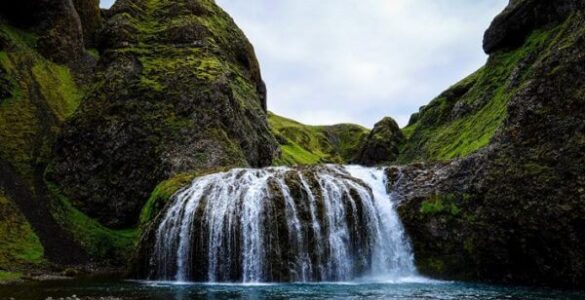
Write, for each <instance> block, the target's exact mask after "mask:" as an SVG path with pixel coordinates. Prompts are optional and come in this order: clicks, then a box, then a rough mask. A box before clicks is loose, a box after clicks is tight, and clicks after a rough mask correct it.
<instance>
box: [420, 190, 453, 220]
mask: <svg viewBox="0 0 585 300" xmlns="http://www.w3.org/2000/svg"><path fill="white" fill-rule="evenodd" d="M457 198H458V197H457V196H456V195H453V194H445V195H435V196H433V197H431V198H430V199H427V200H425V201H423V202H422V203H421V207H420V213H421V214H423V215H438V214H449V215H451V216H457V215H459V214H460V213H461V208H459V206H458V205H457V203H456V201H457Z"/></svg>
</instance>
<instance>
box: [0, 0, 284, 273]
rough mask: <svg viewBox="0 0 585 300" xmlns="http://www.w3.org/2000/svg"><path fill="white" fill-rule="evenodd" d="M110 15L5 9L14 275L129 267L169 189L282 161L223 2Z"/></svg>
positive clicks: (68, 2)
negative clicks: (57, 268)
mask: <svg viewBox="0 0 585 300" xmlns="http://www.w3.org/2000/svg"><path fill="white" fill-rule="evenodd" d="M98 5H99V1H76V0H75V1H73V0H51V1H48V0H40V1H37V0H35V1H32V0H23V1H19V2H18V3H8V2H6V1H5V2H2V3H1V4H0V47H1V48H0V141H1V142H0V166H1V168H0V215H1V216H2V219H1V220H0V231H1V232H2V235H3V238H4V239H5V241H6V242H3V243H0V272H2V271H4V270H7V271H26V270H27V269H28V268H30V267H32V268H39V267H42V266H47V265H46V264H45V263H46V262H56V263H59V264H77V263H85V262H88V261H90V260H94V261H95V260H97V261H100V260H103V259H108V260H114V261H115V262H116V263H124V262H125V260H126V258H127V257H126V255H127V254H129V253H130V252H131V249H132V247H133V242H134V239H135V237H136V230H135V229H133V228H135V227H136V225H137V223H138V217H139V212H140V211H141V209H142V206H143V205H144V204H145V203H146V202H147V200H148V198H149V196H150V193H151V192H152V191H153V190H154V188H155V187H156V186H157V184H159V182H161V181H164V180H165V179H168V178H171V177H173V176H175V175H177V174H183V173H191V172H192V173H198V172H204V171H205V170H208V169H214V168H219V167H230V166H254V167H260V166H265V165H270V164H272V160H273V157H274V156H275V153H276V151H277V146H278V145H277V142H276V140H275V138H274V137H273V136H272V133H271V131H270V129H269V127H268V122H267V118H266V89H265V86H264V83H263V81H262V78H261V74H260V70H259V66H258V62H257V60H256V57H255V54H254V50H253V48H252V46H251V45H250V43H249V42H248V40H247V39H246V37H245V36H244V34H243V33H242V32H241V31H240V30H239V29H238V27H237V26H236V25H235V24H234V22H233V20H232V19H231V18H230V17H229V16H228V15H227V14H226V13H225V12H223V11H222V10H221V9H220V8H219V7H218V6H217V5H216V4H215V2H214V1H208V0H201V1H189V0H181V1H170V0H169V1H166V0H160V1H159V0H156V1H155V0H142V1H124V0H120V1H117V3H116V5H115V6H114V7H113V8H112V9H111V10H107V11H103V12H102V11H100V9H99V7H98ZM122 227H123V228H125V229H123V230H118V229H111V228H122ZM24 248H27V249H30V253H28V252H26V253H24V252H23V253H22V255H24V256H23V257H20V256H18V255H20V254H15V253H14V252H15V251H18V250H15V249H24ZM63 253H68V255H63ZM14 255H17V256H14ZM8 262H10V264H9V263H8Z"/></svg>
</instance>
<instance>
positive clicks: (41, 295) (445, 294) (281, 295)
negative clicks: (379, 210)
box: [0, 279, 585, 300]
mask: <svg viewBox="0 0 585 300" xmlns="http://www.w3.org/2000/svg"><path fill="white" fill-rule="evenodd" d="M72 295H76V296H77V297H80V298H83V297H98V298H99V297H105V296H114V297H120V298H123V299H153V300H159V299H160V300H163V299H165V300H173V299H176V300H187V299H218V300H219V299H402V300H405V299H425V300H433V299H441V300H459V299H465V300H475V299H482V300H483V299H488V300H489V299H528V300H531V299H539V300H540V299H585V293H583V292H562V291H554V290H546V289H531V288H519V287H501V286H490V285H479V284H466V283H456V282H434V281H429V282H410V283H409V282H402V283H365V282H362V283H330V284H328V283H320V284H260V285H238V284H176V283H164V282H137V281H108V280H95V279H91V280H75V281H54V282H39V283H27V284H20V285H12V286H0V299H9V298H11V297H12V298H15V299H35V300H37V299H46V298H47V297H53V298H58V297H68V296H72Z"/></svg>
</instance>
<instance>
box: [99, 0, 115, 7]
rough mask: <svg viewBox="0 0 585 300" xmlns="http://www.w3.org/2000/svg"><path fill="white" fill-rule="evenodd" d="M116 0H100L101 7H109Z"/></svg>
mask: <svg viewBox="0 0 585 300" xmlns="http://www.w3.org/2000/svg"><path fill="white" fill-rule="evenodd" d="M115 1H116V0H100V7H101V8H110V7H111V6H112V5H113V4H114V2H115Z"/></svg>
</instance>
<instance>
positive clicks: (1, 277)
mask: <svg viewBox="0 0 585 300" xmlns="http://www.w3.org/2000/svg"><path fill="white" fill-rule="evenodd" d="M20 278H22V273H18V272H5V271H0V283H2V282H10V281H17V280H19V279H20Z"/></svg>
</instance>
